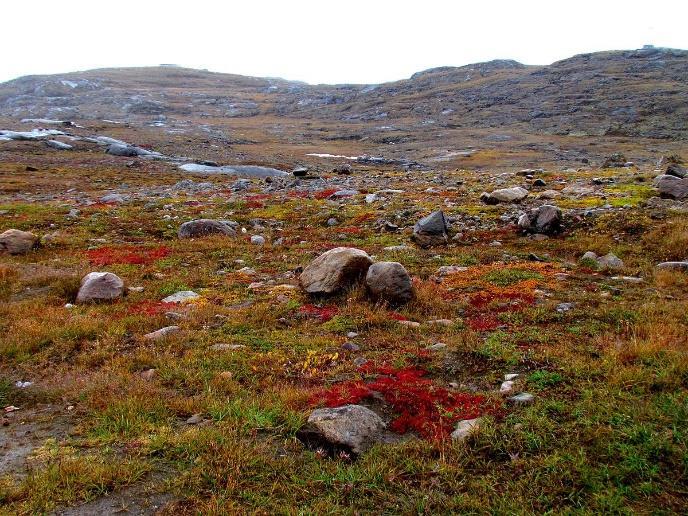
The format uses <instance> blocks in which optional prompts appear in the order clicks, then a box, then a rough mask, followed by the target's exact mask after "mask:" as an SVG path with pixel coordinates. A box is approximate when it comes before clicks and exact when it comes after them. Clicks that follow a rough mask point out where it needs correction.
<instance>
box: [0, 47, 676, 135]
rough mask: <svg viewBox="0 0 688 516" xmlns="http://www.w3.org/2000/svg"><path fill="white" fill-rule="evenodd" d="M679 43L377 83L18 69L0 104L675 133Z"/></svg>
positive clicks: (0, 109)
mask: <svg viewBox="0 0 688 516" xmlns="http://www.w3.org/2000/svg"><path fill="white" fill-rule="evenodd" d="M687 88H688V51H682V50H671V49H656V48H652V49H642V50H637V51H616V52H600V53H595V54H585V55H579V56H575V57H572V58H570V59H565V60H563V61H559V62H556V63H553V64H552V65H549V66H524V65H521V64H519V63H516V62H514V61H506V60H500V61H492V62H488V63H480V64H475V65H468V66H463V67H458V68H454V67H444V68H437V69H433V70H427V71H424V72H419V73H416V74H414V75H413V76H412V77H411V78H409V79H406V80H402V81H398V82H393V83H385V84H380V85H336V86H328V85H308V84H304V83H299V82H293V81H285V80H282V79H261V78H254V77H242V76H238V75H229V74H220V73H212V72H207V71H199V70H190V69H184V68H175V67H156V68H138V69H137V68H123V69H104V70H92V71H88V72H77V73H70V74H61V75H52V76H30V77H22V78H20V79H16V80H13V81H9V82H7V83H4V84H2V85H0V115H1V116H8V117H14V118H27V117H44V118H60V119H81V120H83V119H103V118H104V119H115V120H128V121H147V120H156V119H159V118H160V117H163V116H164V117H171V118H175V117H187V116H192V115H193V116H194V117H204V118H235V117H255V116H260V115H278V116H282V117H292V118H299V119H309V120H313V121H327V122H337V123H342V124H344V125H346V124H347V123H351V122H358V123H363V124H366V125H375V124H377V125H379V124H386V125H390V124H396V125H404V126H411V127H413V126H417V125H420V126H428V125H433V126H436V127H443V128H457V127H458V128H462V127H472V128H476V127H477V128H505V129H519V130H523V131H526V132H532V133H549V134H559V135H565V134H589V135H597V136H599V135H627V136H642V137H649V138H673V139H683V138H685V137H686V134H688V104H686V102H685V95H686V90H687Z"/></svg>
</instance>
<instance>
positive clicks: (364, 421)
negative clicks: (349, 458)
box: [301, 405, 385, 455]
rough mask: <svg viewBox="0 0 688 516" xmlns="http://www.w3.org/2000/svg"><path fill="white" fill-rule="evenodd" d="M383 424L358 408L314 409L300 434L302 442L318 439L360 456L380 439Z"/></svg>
mask: <svg viewBox="0 0 688 516" xmlns="http://www.w3.org/2000/svg"><path fill="white" fill-rule="evenodd" d="M384 430H385V423H384V422H383V421H382V419H381V418H380V416H378V415H377V414H376V413H375V412H373V411H372V410H370V409H369V408H366V407H364V406H362V405H345V406H343V407H337V408H322V409H317V410H314V411H313V412H312V413H311V415H310V416H309V417H308V424H307V428H305V429H303V430H302V432H301V435H302V436H304V437H305V438H306V440H311V439H312V438H320V439H321V440H324V441H325V442H326V443H329V444H330V445H334V446H338V447H343V448H346V449H348V450H350V451H351V452H352V453H354V454H357V455H358V454H361V453H363V452H364V451H366V450H367V449H368V448H370V446H372V445H373V444H374V443H375V442H376V441H377V440H379V439H380V437H381V434H382V432H384Z"/></svg>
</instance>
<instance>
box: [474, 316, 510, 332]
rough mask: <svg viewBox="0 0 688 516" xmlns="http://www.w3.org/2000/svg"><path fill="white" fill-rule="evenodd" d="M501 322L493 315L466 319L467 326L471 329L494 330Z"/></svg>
mask: <svg viewBox="0 0 688 516" xmlns="http://www.w3.org/2000/svg"><path fill="white" fill-rule="evenodd" d="M501 325H502V323H501V322H500V321H499V320H498V319H497V318H496V317H495V316H493V315H483V316H476V317H471V318H469V319H468V327H469V328H470V329H471V330H473V331H492V330H496V329H497V328H499V327H500V326H501Z"/></svg>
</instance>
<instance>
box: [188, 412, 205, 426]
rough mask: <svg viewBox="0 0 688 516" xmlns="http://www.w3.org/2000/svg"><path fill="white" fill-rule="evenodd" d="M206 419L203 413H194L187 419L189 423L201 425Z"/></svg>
mask: <svg viewBox="0 0 688 516" xmlns="http://www.w3.org/2000/svg"><path fill="white" fill-rule="evenodd" d="M203 421H205V419H204V418H203V414H194V415H193V416H191V417H190V418H189V419H187V420H186V424H187V425H200V424H201V423H203Z"/></svg>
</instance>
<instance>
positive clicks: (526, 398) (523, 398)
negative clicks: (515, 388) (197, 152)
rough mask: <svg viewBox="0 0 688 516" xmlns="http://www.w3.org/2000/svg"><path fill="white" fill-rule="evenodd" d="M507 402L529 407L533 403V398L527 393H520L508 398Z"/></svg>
mask: <svg viewBox="0 0 688 516" xmlns="http://www.w3.org/2000/svg"><path fill="white" fill-rule="evenodd" d="M509 401H510V402H511V403H513V404H514V405H530V404H531V403H533V401H535V396H533V395H532V394H530V393H529V392H522V393H520V394H517V395H516V396H512V397H511V398H509Z"/></svg>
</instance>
